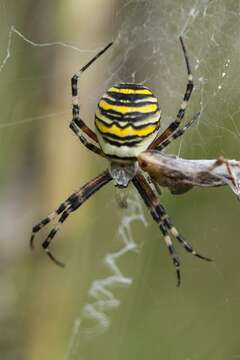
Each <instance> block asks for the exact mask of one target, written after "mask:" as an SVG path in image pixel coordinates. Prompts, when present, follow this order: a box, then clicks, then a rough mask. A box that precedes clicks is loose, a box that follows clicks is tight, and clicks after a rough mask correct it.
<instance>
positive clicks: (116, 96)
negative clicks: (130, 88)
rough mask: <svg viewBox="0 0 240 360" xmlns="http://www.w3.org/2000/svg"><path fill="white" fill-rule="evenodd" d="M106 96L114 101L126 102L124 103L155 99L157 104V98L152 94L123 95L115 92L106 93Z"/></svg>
mask: <svg viewBox="0 0 240 360" xmlns="http://www.w3.org/2000/svg"><path fill="white" fill-rule="evenodd" d="M107 95H108V96H111V97H112V98H114V99H116V100H126V101H136V100H142V99H146V100H147V99H148V98H152V97H153V98H155V99H156V102H157V98H156V97H155V96H154V95H153V94H123V93H118V92H115V91H107Z"/></svg>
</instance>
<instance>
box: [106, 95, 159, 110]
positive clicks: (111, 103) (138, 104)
mask: <svg viewBox="0 0 240 360" xmlns="http://www.w3.org/2000/svg"><path fill="white" fill-rule="evenodd" d="M102 100H103V101H105V102H106V103H108V104H109V105H115V106H126V107H141V106H145V105H156V106H157V109H158V110H159V107H158V103H157V102H152V101H143V102H134V101H133V102H129V103H125V102H121V100H116V101H114V100H111V99H108V98H105V97H102Z"/></svg>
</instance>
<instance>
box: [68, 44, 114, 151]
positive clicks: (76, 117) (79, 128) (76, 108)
mask: <svg viewBox="0 0 240 360" xmlns="http://www.w3.org/2000/svg"><path fill="white" fill-rule="evenodd" d="M111 45H112V42H111V43H110V44H108V45H107V46H106V47H105V48H104V49H102V50H101V51H100V52H99V53H98V54H97V55H95V56H94V57H93V58H92V59H91V60H90V61H89V62H88V63H87V64H86V65H84V66H83V67H82V68H81V69H80V70H79V72H77V73H76V74H74V75H73V77H72V79H71V88H72V114H73V117H72V120H71V123H70V129H71V130H72V131H73V132H74V134H75V135H77V137H78V138H79V140H80V141H81V143H82V144H83V145H84V146H86V148H87V149H89V150H91V151H93V152H94V153H96V154H98V155H101V156H104V153H103V152H102V150H101V149H99V147H97V146H96V145H94V144H92V143H91V142H89V141H88V140H87V139H86V138H85V137H84V136H83V134H82V132H83V133H85V134H86V135H87V136H88V137H89V138H90V139H92V140H93V141H94V142H95V143H97V144H98V139H97V135H96V134H95V133H94V132H93V131H92V130H91V129H90V128H89V127H88V126H87V125H86V124H85V122H84V121H83V120H82V119H81V118H80V104H79V95H78V81H79V78H80V76H81V74H82V73H83V72H84V71H85V70H86V69H87V68H88V67H89V66H90V65H92V63H94V62H95V61H96V60H97V59H98V58H99V57H100V56H101V55H102V54H103V53H104V52H105V51H106V50H107V49H108V48H109V47H110V46H111Z"/></svg>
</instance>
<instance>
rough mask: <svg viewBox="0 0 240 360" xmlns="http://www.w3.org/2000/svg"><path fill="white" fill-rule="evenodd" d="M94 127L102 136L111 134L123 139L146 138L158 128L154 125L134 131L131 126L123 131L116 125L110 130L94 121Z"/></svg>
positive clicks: (157, 125)
mask: <svg viewBox="0 0 240 360" xmlns="http://www.w3.org/2000/svg"><path fill="white" fill-rule="evenodd" d="M95 125H96V127H97V129H98V130H99V131H100V132H101V133H103V134H113V135H116V136H119V137H125V136H134V135H137V136H147V135H149V134H152V133H153V132H154V131H156V130H157V129H158V127H159V124H156V125H149V126H146V127H145V128H143V129H134V128H132V127H131V126H128V127H126V128H125V129H122V128H119V127H118V126H117V125H115V124H114V125H113V126H111V127H110V128H109V127H107V126H105V125H104V124H103V123H101V122H100V121H98V119H96V121H95Z"/></svg>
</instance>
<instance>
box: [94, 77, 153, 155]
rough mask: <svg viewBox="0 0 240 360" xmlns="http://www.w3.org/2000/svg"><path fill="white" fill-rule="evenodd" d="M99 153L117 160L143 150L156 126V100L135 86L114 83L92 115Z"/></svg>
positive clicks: (145, 89) (142, 88)
mask: <svg viewBox="0 0 240 360" xmlns="http://www.w3.org/2000/svg"><path fill="white" fill-rule="evenodd" d="M95 126H96V129H97V136H98V140H99V143H100V146H101V148H102V150H103V152H104V153H105V154H107V155H109V156H114V157H117V158H120V159H127V158H129V157H136V156H137V155H138V154H139V153H141V152H142V151H144V150H146V149H147V148H148V146H149V145H150V143H151V142H152V141H153V140H154V138H155V137H156V135H157V133H158V130H159V127H160V108H159V105H158V101H157V98H156V97H155V96H154V95H153V93H152V92H151V91H150V90H149V89H147V88H146V87H144V86H142V85H139V84H126V83H122V84H118V85H115V86H113V87H111V88H110V89H109V90H108V91H107V92H106V93H105V94H104V95H103V97H102V98H101V99H100V101H99V103H98V108H97V111H96V114H95Z"/></svg>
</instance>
